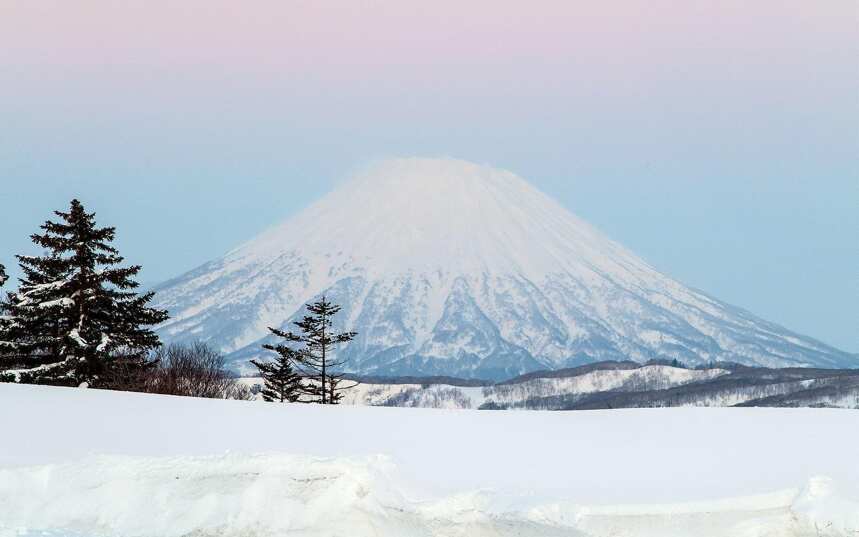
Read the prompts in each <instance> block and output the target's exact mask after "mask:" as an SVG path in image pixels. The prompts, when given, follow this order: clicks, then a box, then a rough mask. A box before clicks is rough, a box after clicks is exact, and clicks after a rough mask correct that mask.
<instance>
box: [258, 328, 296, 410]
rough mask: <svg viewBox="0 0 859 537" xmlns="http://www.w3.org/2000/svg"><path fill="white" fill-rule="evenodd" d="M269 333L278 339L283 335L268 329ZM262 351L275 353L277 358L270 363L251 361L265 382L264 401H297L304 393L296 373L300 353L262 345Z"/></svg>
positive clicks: (288, 348) (275, 346)
mask: <svg viewBox="0 0 859 537" xmlns="http://www.w3.org/2000/svg"><path fill="white" fill-rule="evenodd" d="M269 330H271V332H272V333H273V334H274V335H276V336H280V337H284V336H283V333H282V332H281V331H279V330H277V329H274V328H269ZM262 347H263V348H264V349H266V350H269V351H274V352H276V353H277V358H276V359H275V360H274V361H270V362H261V361H257V360H251V363H252V364H253V365H255V366H256V367H257V369H259V373H260V376H261V377H262V379H263V381H264V382H265V387H264V388H263V390H262V397H263V399H265V400H266V401H270V402H271V401H276V402H280V403H294V402H296V401H298V400H299V399H300V397H301V395H302V393H303V391H304V387H303V386H302V382H301V375H299V374H298V373H297V372H296V369H295V367H296V364H299V363H300V362H301V352H299V351H297V350H294V349H291V348H290V347H287V346H286V345H282V344H281V345H263V346H262Z"/></svg>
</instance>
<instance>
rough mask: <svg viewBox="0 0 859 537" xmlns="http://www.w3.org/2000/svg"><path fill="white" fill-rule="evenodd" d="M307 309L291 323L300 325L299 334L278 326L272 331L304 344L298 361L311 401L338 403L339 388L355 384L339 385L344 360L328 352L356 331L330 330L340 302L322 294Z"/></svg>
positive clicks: (350, 386)
mask: <svg viewBox="0 0 859 537" xmlns="http://www.w3.org/2000/svg"><path fill="white" fill-rule="evenodd" d="M307 311H308V313H309V315H306V316H305V317H304V318H303V319H302V320H301V321H297V322H295V323H293V324H295V326H297V327H298V328H299V329H300V331H301V333H300V334H294V333H292V332H282V331H280V330H272V332H273V333H274V334H276V335H278V336H280V337H282V338H284V339H286V340H287V341H291V342H294V343H301V344H303V345H304V348H303V349H301V351H300V352H301V360H300V361H299V362H297V364H298V366H299V368H300V369H302V371H303V372H304V373H305V375H304V376H305V377H306V378H307V379H308V380H310V381H311V382H310V383H308V384H306V385H305V387H304V392H305V393H306V394H307V395H309V396H310V397H311V399H312V401H314V402H319V403H322V404H323V405H326V404H331V405H333V404H337V403H338V402H339V401H340V399H341V398H342V397H343V394H342V393H340V392H342V391H343V390H347V389H349V388H352V387H354V386H355V385H356V384H351V385H348V386H340V384H341V382H342V380H343V372H342V369H341V368H342V366H343V365H344V364H345V361H344V360H338V359H336V358H335V357H334V356H332V354H331V352H332V351H333V350H334V347H335V346H336V345H339V344H341V343H346V342H349V341H352V339H353V338H354V337H355V335H356V333H355V332H342V333H335V332H332V318H333V317H334V315H336V314H337V312H339V311H340V306H338V305H336V304H333V303H331V302H329V301H328V300H326V298H325V297H324V296H323V297H322V299H321V300H318V301H317V302H314V303H313V304H308V305H307Z"/></svg>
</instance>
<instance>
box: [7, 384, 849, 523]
mask: <svg viewBox="0 0 859 537" xmlns="http://www.w3.org/2000/svg"><path fill="white" fill-rule="evenodd" d="M0 419H2V422H3V430H4V432H6V433H7V434H5V435H4V441H3V442H2V443H0V528H2V531H0V536H2V537H7V535H8V536H11V535H16V532H18V531H19V530H22V529H29V530H30V531H36V530H63V531H65V532H70V531H73V532H77V533H78V534H81V535H83V536H85V537H92V536H94V535H105V536H108V537H120V536H122V537H136V536H141V537H142V536H159V537H171V536H174V535H175V536H179V535H187V534H188V533H189V532H191V531H192V530H191V529H192V528H193V529H195V530H198V532H197V533H194V535H200V536H203V535H212V536H216V535H223V536H247V537H254V536H259V537H265V536H268V535H284V534H289V535H298V536H307V537H316V536H320V537H321V536H325V537H330V536H336V535H342V536H344V537H346V536H349V537H356V536H357V537H360V536H363V535H378V536H382V537H389V536H397V537H399V536H422V535H427V536H429V535H444V536H459V535H462V536H466V535H467V536H481V535H493V536H499V535H525V536H531V535H546V536H549V535H551V536H564V535H570V536H574V535H591V536H602V535H616V536H624V535H635V536H649V535H653V536H656V535H658V536H660V537H671V536H674V535H676V536H678V537H679V536H681V535H682V536H683V537H688V536H689V535H695V536H708V535H713V536H716V535H719V536H726V535H730V536H732V537H733V536H744V535H748V536H752V535H755V536H765V535H773V536H784V535H798V536H803V535H818V531H819V534H820V535H831V536H842V535H851V536H854V537H855V531H856V530H857V529H859V520H857V515H856V514H857V513H859V502H857V498H859V465H857V464H856V446H857V445H859V413H857V412H855V411H848V410H831V409H755V408H743V409H712V408H682V409H659V410H641V409H638V410H622V411H594V412H571V413H550V412H538V411H534V412H476V411H474V412H472V411H444V410H429V409H402V408H373V407H346V406H344V407H340V408H332V407H327V408H324V407H319V406H316V405H279V404H263V403H249V402H239V401H215V400H202V399H190V398H176V397H167V396H152V395H142V394H128V393H117V392H104V391H97V390H80V389H67V388H47V387H36V386H20V385H2V384H0ZM308 433H310V434H308ZM821 476H828V477H821ZM719 498H723V499H722V500H718V499H719ZM690 502H691V503H690ZM59 535H63V533H60V534H59Z"/></svg>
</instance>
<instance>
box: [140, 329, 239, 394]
mask: <svg viewBox="0 0 859 537" xmlns="http://www.w3.org/2000/svg"><path fill="white" fill-rule="evenodd" d="M153 359H154V360H156V361H157V365H156V367H154V368H152V369H151V370H149V372H148V373H147V375H146V381H145V382H144V387H143V391H146V392H149V393H160V394H165V395H184V396H189V397H207V398H212V399H249V398H251V395H250V391H249V389H247V388H246V387H243V386H241V385H239V384H238V382H237V380H236V378H235V377H234V376H233V375H232V374H231V373H230V372H229V371H228V370H227V368H226V365H225V362H224V357H223V356H222V355H221V354H220V353H219V352H217V351H215V350H214V349H212V348H211V347H209V346H208V345H206V344H205V343H201V342H196V343H193V344H192V345H190V346H186V345H176V344H174V345H169V346H167V347H162V348H159V349H158V350H156V351H155V352H154V353H153Z"/></svg>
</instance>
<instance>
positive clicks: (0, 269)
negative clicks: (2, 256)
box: [0, 264, 15, 382]
mask: <svg viewBox="0 0 859 537" xmlns="http://www.w3.org/2000/svg"><path fill="white" fill-rule="evenodd" d="M8 280H9V277H8V276H7V275H6V267H4V266H3V265H2V264H0V287H3V285H4V284H5V283H6V282H7V281H8ZM10 323H11V318H9V317H8V316H7V315H6V301H5V300H4V299H3V298H0V382H11V381H13V380H15V378H14V376H13V375H11V374H7V373H4V363H5V362H6V361H7V356H8V355H9V353H10V352H11V350H12V342H10V341H6V340H5V338H6V337H7V335H6V334H7V332H8V328H7V327H8V326H9V324H10Z"/></svg>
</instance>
